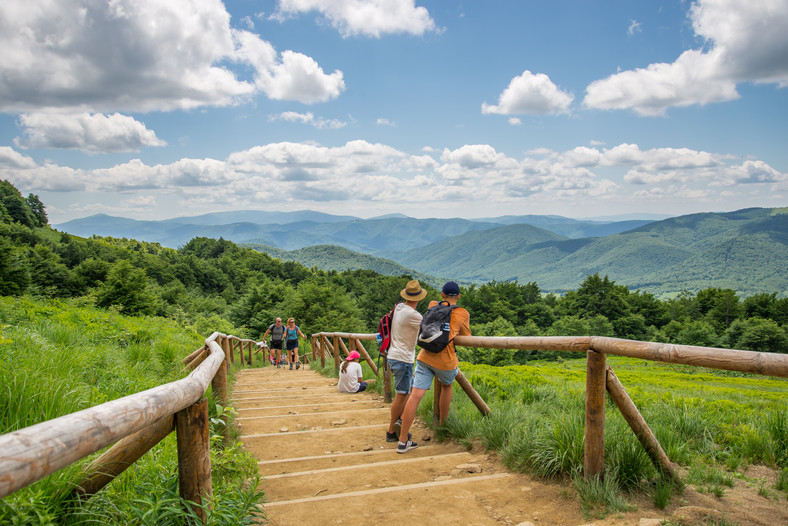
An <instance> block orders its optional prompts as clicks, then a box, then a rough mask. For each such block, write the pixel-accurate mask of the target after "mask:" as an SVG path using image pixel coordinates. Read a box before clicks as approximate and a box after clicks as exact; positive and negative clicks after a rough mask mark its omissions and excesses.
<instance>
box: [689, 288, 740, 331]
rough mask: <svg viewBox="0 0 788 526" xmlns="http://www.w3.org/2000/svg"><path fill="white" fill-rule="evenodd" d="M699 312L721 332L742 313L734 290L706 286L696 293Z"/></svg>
mask: <svg viewBox="0 0 788 526" xmlns="http://www.w3.org/2000/svg"><path fill="white" fill-rule="evenodd" d="M697 301H698V305H699V307H700V313H701V314H702V315H704V316H705V317H706V319H707V320H708V321H709V322H710V323H711V324H712V325H713V326H714V328H715V329H716V330H717V331H719V332H722V331H724V330H725V329H726V328H727V327H728V326H730V324H731V323H732V322H733V320H735V319H736V318H738V317H739V316H740V315H741V313H742V306H741V304H740V303H739V297H738V296H737V295H736V291H735V290H732V289H717V288H708V289H704V290H701V291H699V292H698V295H697Z"/></svg>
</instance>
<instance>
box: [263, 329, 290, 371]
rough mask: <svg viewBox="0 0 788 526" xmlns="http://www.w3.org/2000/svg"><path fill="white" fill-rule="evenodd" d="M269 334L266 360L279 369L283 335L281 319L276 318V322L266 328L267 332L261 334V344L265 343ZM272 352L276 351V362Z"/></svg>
mask: <svg viewBox="0 0 788 526" xmlns="http://www.w3.org/2000/svg"><path fill="white" fill-rule="evenodd" d="M269 333H270V334H271V345H270V356H269V358H268V359H269V360H270V361H271V364H272V365H276V366H277V367H279V364H281V363H282V350H283V349H284V347H283V345H284V335H285V326H284V325H283V324H282V318H277V319H276V321H274V323H272V324H271V325H270V326H269V327H268V330H267V331H265V334H263V342H265V339H266V338H267V337H268V334H269ZM274 351H276V360H274Z"/></svg>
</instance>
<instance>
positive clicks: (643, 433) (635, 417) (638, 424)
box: [606, 367, 681, 482]
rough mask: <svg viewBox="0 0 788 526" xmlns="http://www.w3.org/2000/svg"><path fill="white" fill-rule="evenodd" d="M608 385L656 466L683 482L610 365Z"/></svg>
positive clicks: (609, 390)
mask: <svg viewBox="0 0 788 526" xmlns="http://www.w3.org/2000/svg"><path fill="white" fill-rule="evenodd" d="M606 385H607V392H608V393H610V398H612V399H613V402H614V403H615V404H616V407H618V410H619V411H621V414H622V415H623V416H624V419H625V420H626V421H627V423H628V424H629V427H630V428H632V431H633V432H634V433H635V436H636V437H637V438H638V440H639V441H640V443H641V444H642V445H643V447H644V448H645V450H646V453H647V454H648V456H649V458H651V461H652V462H653V463H654V466H655V467H656V468H657V469H658V470H659V471H661V472H662V473H663V474H664V475H667V476H669V477H670V478H671V479H673V480H674V481H676V482H681V477H680V476H679V474H678V470H677V469H676V465H675V464H673V462H671V461H670V459H669V458H668V455H667V454H665V450H664V449H662V446H661V445H660V444H659V440H657V437H656V436H654V433H652V431H651V428H650V427H649V426H648V424H647V423H646V420H645V419H644V418H643V416H642V415H641V414H640V411H638V408H637V406H635V403H634V402H632V399H631V398H630V397H629V395H628V394H627V391H626V390H625V389H624V386H623V385H621V382H620V381H619V380H618V377H617V376H616V373H614V372H613V369H611V368H610V367H607V384H606Z"/></svg>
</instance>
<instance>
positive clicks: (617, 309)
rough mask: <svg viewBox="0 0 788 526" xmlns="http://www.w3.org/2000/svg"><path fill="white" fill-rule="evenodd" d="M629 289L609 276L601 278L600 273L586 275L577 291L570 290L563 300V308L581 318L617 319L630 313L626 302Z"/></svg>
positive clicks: (564, 310) (564, 311)
mask: <svg viewBox="0 0 788 526" xmlns="http://www.w3.org/2000/svg"><path fill="white" fill-rule="evenodd" d="M628 293H629V292H628V290H627V288H626V287H624V286H620V285H616V282H615V281H612V280H611V279H609V278H608V277H607V276H605V277H604V278H600V277H599V274H598V273H597V274H594V275H593V276H588V277H586V279H585V281H583V283H582V284H581V285H580V288H579V289H577V291H576V292H573V291H570V292H568V293H567V294H566V296H565V297H564V300H563V301H562V302H561V310H562V312H563V313H565V314H571V315H575V316H579V317H581V318H593V317H594V316H604V317H605V318H607V319H608V320H610V321H615V320H617V319H618V318H621V317H623V316H628V315H629V314H630V309H629V305H628V304H627V302H626V299H625V298H626V296H627V295H628Z"/></svg>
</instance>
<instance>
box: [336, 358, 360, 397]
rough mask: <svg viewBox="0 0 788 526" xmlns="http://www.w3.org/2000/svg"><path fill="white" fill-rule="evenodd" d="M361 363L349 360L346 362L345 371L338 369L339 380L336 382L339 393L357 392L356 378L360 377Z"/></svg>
mask: <svg viewBox="0 0 788 526" xmlns="http://www.w3.org/2000/svg"><path fill="white" fill-rule="evenodd" d="M361 375H362V372H361V364H360V363H357V362H350V363H348V364H347V368H346V369H345V372H342V368H341V366H340V369H339V381H338V382H337V391H339V392H340V393H356V392H358V386H359V383H358V379H359V378H361Z"/></svg>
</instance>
